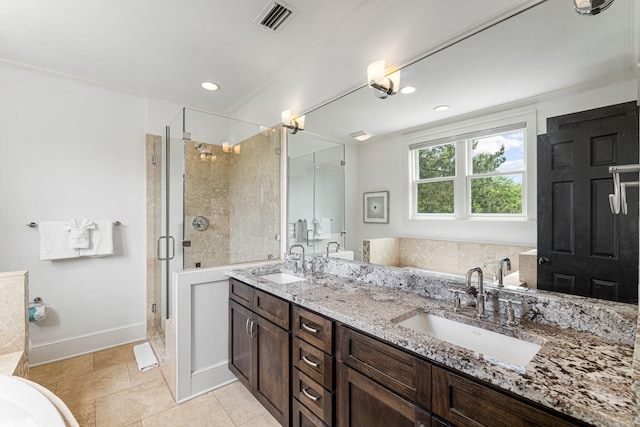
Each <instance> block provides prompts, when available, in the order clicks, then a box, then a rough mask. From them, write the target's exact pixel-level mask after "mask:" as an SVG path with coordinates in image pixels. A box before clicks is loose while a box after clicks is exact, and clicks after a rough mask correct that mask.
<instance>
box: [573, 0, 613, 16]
mask: <svg viewBox="0 0 640 427" xmlns="http://www.w3.org/2000/svg"><path fill="white" fill-rule="evenodd" d="M611 3H613V0H573V7H574V8H575V9H576V12H578V13H579V14H580V15H597V14H598V13H600V12H602V11H603V10H605V9H606V8H608V7H609V6H611Z"/></svg>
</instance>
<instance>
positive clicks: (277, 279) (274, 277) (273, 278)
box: [260, 273, 304, 285]
mask: <svg viewBox="0 0 640 427" xmlns="http://www.w3.org/2000/svg"><path fill="white" fill-rule="evenodd" d="M260 277H262V278H263V279H267V280H269V281H270V282H273V283H277V284H279V285H288V284H290V283H295V282H302V281H304V279H303V278H302V277H298V276H294V275H293V274H287V273H271V274H265V275H264V276H260Z"/></svg>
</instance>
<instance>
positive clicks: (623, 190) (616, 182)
mask: <svg viewBox="0 0 640 427" xmlns="http://www.w3.org/2000/svg"><path fill="white" fill-rule="evenodd" d="M629 172H640V164H637V165H621V166H609V173H610V174H612V175H613V194H609V207H610V208H611V212H612V213H613V214H616V215H617V214H619V213H620V211H622V213H623V214H625V215H626V214H627V188H628V187H640V182H639V181H630V182H620V174H621V173H629Z"/></svg>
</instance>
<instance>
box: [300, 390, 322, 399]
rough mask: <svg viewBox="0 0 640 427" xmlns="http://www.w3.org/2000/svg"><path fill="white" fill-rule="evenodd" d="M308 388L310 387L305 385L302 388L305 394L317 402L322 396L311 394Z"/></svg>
mask: <svg viewBox="0 0 640 427" xmlns="http://www.w3.org/2000/svg"><path fill="white" fill-rule="evenodd" d="M307 389H309V387H304V388H303V389H302V394H304V395H305V396H307V397H308V398H309V399H311V400H313V401H314V402H317V401H318V400H319V399H320V396H314V395H312V394H310V393H309V392H308V391H307Z"/></svg>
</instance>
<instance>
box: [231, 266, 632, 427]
mask: <svg viewBox="0 0 640 427" xmlns="http://www.w3.org/2000/svg"><path fill="white" fill-rule="evenodd" d="M321 262H322V263H324V264H322V265H320V268H318V265H315V266H313V267H311V266H309V268H308V269H307V271H316V273H313V274H307V275H305V276H304V281H300V282H295V283H290V284H277V283H274V282H272V281H269V280H267V279H265V278H264V277H263V276H264V275H266V274H269V273H274V272H287V273H289V274H294V275H295V274H296V273H294V272H293V271H292V270H288V269H286V268H285V265H283V264H282V263H279V264H268V265H264V266H261V267H258V268H255V267H254V268H240V269H234V270H231V271H229V272H228V274H229V275H230V276H231V277H234V278H236V279H238V280H241V281H243V282H245V283H248V284H250V285H253V286H255V287H257V288H259V289H262V290H265V291H267V292H270V293H272V294H274V295H276V296H279V297H281V298H284V299H286V300H289V301H292V302H294V303H296V304H298V305H301V306H303V307H306V308H308V309H310V310H313V311H315V312H318V313H321V314H324V315H326V316H328V317H331V318H333V319H336V320H338V321H340V322H342V323H344V324H346V325H349V326H352V327H354V328H356V329H359V330H362V331H364V332H367V333H369V334H371V335H373V336H376V337H378V338H380V339H382V340H385V341H387V342H390V343H393V344H396V345H398V346H400V347H403V348H406V349H407V350H409V351H411V352H413V353H416V354H418V355H421V356H424V357H425V358H427V359H429V360H431V361H433V362H435V363H438V364H440V365H443V366H447V367H450V368H453V369H455V370H458V371H460V372H463V373H465V374H468V375H471V376H473V377H475V378H478V379H480V380H483V381H486V382H488V383H491V384H493V385H495V386H498V387H500V388H502V389H504V390H508V391H511V392H513V393H515V394H517V395H520V396H522V397H525V398H527V399H529V400H531V401H534V402H537V403H540V404H542V405H544V406H546V407H549V408H552V409H555V410H557V411H559V412H562V413H565V414H567V415H570V416H572V417H574V418H576V419H578V420H581V421H584V422H586V423H590V424H593V425H597V426H611V427H614V426H615V427H618V426H624V425H636V424H635V417H636V407H635V396H634V393H636V392H637V389H636V388H635V387H634V386H633V377H634V372H633V361H634V341H632V340H635V339H636V336H637V335H636V334H635V332H636V327H637V322H638V319H637V317H638V315H637V306H629V307H625V305H616V304H615V303H613V304H612V303H603V304H604V306H605V307H604V308H603V307H600V308H598V307H595V306H594V307H593V311H594V312H595V313H596V315H593V316H592V318H588V319H587V320H580V319H578V320H579V321H578V322H576V323H575V325H577V326H573V324H572V326H571V327H570V328H564V327H559V326H554V325H549V324H544V323H539V322H533V321H527V320H525V318H526V316H525V317H523V321H522V325H521V326H518V327H514V328H508V327H503V326H501V325H500V320H499V319H494V318H493V316H491V317H490V318H489V319H487V320H486V321H477V320H475V319H474V318H473V313H474V311H473V310H474V308H470V307H467V308H465V309H464V310H463V313H462V316H463V318H464V321H465V323H475V324H477V325H478V326H481V327H484V328H485V329H489V330H494V331H496V332H501V333H504V334H507V335H511V336H516V337H518V338H521V339H525V340H527V341H532V342H536V343H538V344H541V343H544V344H543V345H542V348H541V349H540V351H539V352H538V354H537V355H536V356H535V357H534V358H533V360H532V361H531V362H530V363H529V364H528V365H527V366H526V368H524V369H523V368H517V367H513V366H509V365H507V364H501V363H500V362H498V361H495V360H492V361H488V360H485V359H484V358H483V357H482V355H478V354H477V353H474V352H472V351H470V350H467V349H465V348H463V347H459V346H456V345H453V344H449V343H447V342H445V341H441V340H438V339H436V338H432V337H430V336H428V335H425V334H421V333H418V332H415V331H413V330H410V329H407V328H404V327H401V326H398V325H397V322H398V321H400V320H402V319H404V318H407V317H410V316H411V314H413V313H416V312H418V311H421V310H426V311H429V312H434V313H435V314H438V315H441V316H443V317H454V316H458V315H457V314H454V313H453V312H452V304H451V301H450V296H449V297H448V298H449V299H448V300H444V299H442V298H440V299H438V298H433V297H425V296H421V295H419V294H417V293H416V292H415V290H414V291H412V290H411V289H409V288H411V286H404V285H403V283H410V284H411V283H414V282H416V279H415V277H414V276H413V275H411V276H407V277H406V278H405V279H406V281H405V282H402V278H403V277H404V276H398V277H399V279H398V280H396V281H395V282H394V281H393V280H390V281H382V282H379V283H370V282H376V280H373V279H372V280H368V276H370V275H371V273H370V267H368V270H367V271H368V273H367V274H364V275H363V274H362V267H359V266H358V265H357V264H359V263H354V262H350V263H347V264H345V265H346V270H348V272H347V273H346V274H343V272H344V270H345V267H344V266H343V265H339V267H335V266H336V265H338V264H335V262H336V261H325V260H323V261H321ZM338 262H339V261H338ZM327 263H330V264H331V265H330V266H333V267H332V268H323V266H324V267H327ZM378 269H379V267H378ZM319 270H320V271H321V272H318V271H319ZM327 271H332V272H333V273H335V272H336V271H340V272H341V273H340V275H337V274H328V273H327ZM387 273H388V274H389V275H390V276H393V275H394V274H395V272H394V271H392V270H389V271H388V272H386V271H384V269H382V270H380V271H378V272H377V273H375V274H377V275H378V276H380V275H385V274H387ZM369 279H370V277H369ZM419 280H420V278H418V283H420V282H419ZM390 282H393V283H395V284H391V285H390ZM434 283H435V284H434V285H433V287H434V289H435V288H437V287H438V286H439V287H440V288H442V286H443V285H442V283H436V282H434ZM444 285H445V286H449V285H451V283H450V282H448V283H445V284H444ZM426 289H427V294H429V286H426ZM431 294H432V295H431ZM431 294H430V295H431V296H433V295H436V296H438V295H440V294H441V292H439V291H432V292H431ZM445 294H447V293H446V292H445ZM448 295H450V294H448ZM528 298H531V297H528ZM578 298H579V297H578ZM594 301H595V300H594ZM543 302H544V304H543V305H544V306H549V305H551V306H553V305H554V303H553V302H552V303H551V304H549V301H548V300H547V299H544V301H543ZM560 302H562V301H560ZM531 307H534V308H535V305H534V304H531ZM612 307H613V308H615V309H618V308H619V309H620V312H616V311H615V310H613V309H612ZM634 307H635V311H634ZM575 310H576V311H586V310H585V309H584V305H580V306H579V308H577V309H575ZM465 311H466V312H465ZM603 312H605V313H609V314H610V313H613V317H614V318H615V319H614V321H613V326H614V327H604V328H603V327H602V326H600V327H599V328H600V329H605V331H604V332H603V333H602V334H600V335H604V337H603V336H598V335H594V334H591V333H586V332H579V331H576V330H575V329H580V328H581V326H580V324H581V323H589V322H597V323H604V324H606V323H607V321H602V320H598V319H602V316H603V314H602V313H603ZM539 315H540V313H536V316H539ZM547 316H548V314H547ZM571 316H572V317H576V316H575V314H571ZM616 316H618V317H620V319H618V318H616ZM496 317H497V316H496ZM543 317H544V316H543ZM587 317H588V316H587ZM594 319H596V320H595V321H594ZM477 322H481V323H482V324H480V323H477ZM629 322H635V323H634V324H633V331H632V335H631V336H629V335H628V334H627V335H624V334H622V336H621V337H618V336H617V335H616V333H615V331H613V332H611V331H610V330H613V329H616V327H618V326H620V329H624V328H622V326H621V325H623V326H628V325H627V324H628V323H629ZM549 323H553V322H549ZM560 324H561V322H560ZM583 326H584V327H585V328H587V327H588V325H583ZM626 329H628V328H626ZM610 336H612V337H613V338H612V337H610Z"/></svg>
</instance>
